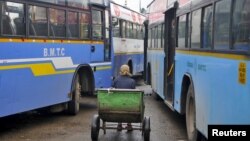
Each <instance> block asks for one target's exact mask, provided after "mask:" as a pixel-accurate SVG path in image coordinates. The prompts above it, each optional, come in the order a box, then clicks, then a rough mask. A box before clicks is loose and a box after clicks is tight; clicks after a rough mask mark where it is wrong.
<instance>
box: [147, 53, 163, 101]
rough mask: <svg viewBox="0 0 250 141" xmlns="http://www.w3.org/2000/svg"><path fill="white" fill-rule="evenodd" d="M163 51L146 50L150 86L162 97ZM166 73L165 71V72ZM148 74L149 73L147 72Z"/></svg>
mask: <svg viewBox="0 0 250 141" xmlns="http://www.w3.org/2000/svg"><path fill="white" fill-rule="evenodd" d="M164 57H165V54H164V51H163V50H148V58H147V59H148V62H149V63H150V65H151V75H152V77H151V86H152V88H153V90H154V91H155V92H156V93H157V94H158V95H159V96H160V97H161V98H162V99H164V89H163V88H164V86H163V85H164V77H163V76H164ZM165 73H167V72H165ZM149 75H150V74H149Z"/></svg>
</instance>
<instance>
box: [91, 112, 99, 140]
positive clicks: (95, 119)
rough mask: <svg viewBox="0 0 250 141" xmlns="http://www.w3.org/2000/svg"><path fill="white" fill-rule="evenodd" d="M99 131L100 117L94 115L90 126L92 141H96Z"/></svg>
mask: <svg viewBox="0 0 250 141" xmlns="http://www.w3.org/2000/svg"><path fill="white" fill-rule="evenodd" d="M99 130H100V117H99V115H94V116H93V119H92V124H91V139H92V141H97V140H98V135H99Z"/></svg>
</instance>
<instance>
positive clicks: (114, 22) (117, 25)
mask: <svg viewBox="0 0 250 141" xmlns="http://www.w3.org/2000/svg"><path fill="white" fill-rule="evenodd" d="M112 26H113V36H114V37H120V23H119V20H118V19H117V18H114V17H113V18H112Z"/></svg>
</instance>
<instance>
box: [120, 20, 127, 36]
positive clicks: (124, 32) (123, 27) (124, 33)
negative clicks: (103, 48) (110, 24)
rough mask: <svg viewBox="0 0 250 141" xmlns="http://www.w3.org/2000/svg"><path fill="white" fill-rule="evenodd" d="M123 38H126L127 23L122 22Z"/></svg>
mask: <svg viewBox="0 0 250 141" xmlns="http://www.w3.org/2000/svg"><path fill="white" fill-rule="evenodd" d="M120 25H121V28H122V29H121V33H122V38H125V37H126V21H124V20H120Z"/></svg>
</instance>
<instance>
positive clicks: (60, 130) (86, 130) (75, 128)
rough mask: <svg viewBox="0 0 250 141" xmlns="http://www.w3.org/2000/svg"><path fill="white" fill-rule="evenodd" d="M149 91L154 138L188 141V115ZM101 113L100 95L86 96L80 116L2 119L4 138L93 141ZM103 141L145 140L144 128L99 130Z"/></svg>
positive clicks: (148, 110)
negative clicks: (94, 121) (94, 125)
mask: <svg viewBox="0 0 250 141" xmlns="http://www.w3.org/2000/svg"><path fill="white" fill-rule="evenodd" d="M137 88H138V89H142V90H144V91H145V97H144V98H145V114H144V116H149V117H150V120H151V133H150V141H186V138H187V135H186V126H185V117H184V116H181V115H179V114H178V113H176V112H173V111H171V110H170V109H169V108H168V107H167V106H166V105H165V104H164V102H163V101H161V100H160V101H157V100H155V99H154V97H153V96H151V95H150V94H151V89H150V86H146V85H145V86H139V87H137ZM94 114H97V106H96V97H83V98H82V99H81V105H80V112H79V113H78V114H77V115H76V116H69V115H67V114H65V113H57V114H40V113H36V112H35V113H34V112H30V113H25V114H19V115H15V116H11V117H7V118H1V119H0V141H91V136H90V133H91V121H92V117H93V115H94ZM99 141H143V136H142V134H141V131H138V130H134V131H132V132H127V131H126V130H123V131H121V132H118V131H116V130H107V133H106V134H103V131H102V130H100V132H99Z"/></svg>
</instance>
